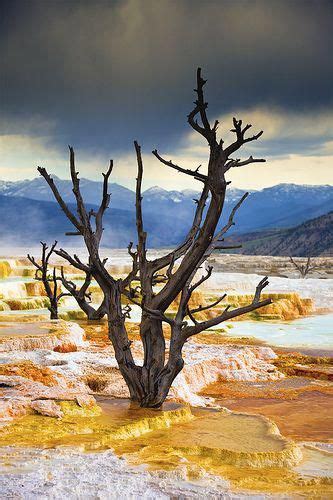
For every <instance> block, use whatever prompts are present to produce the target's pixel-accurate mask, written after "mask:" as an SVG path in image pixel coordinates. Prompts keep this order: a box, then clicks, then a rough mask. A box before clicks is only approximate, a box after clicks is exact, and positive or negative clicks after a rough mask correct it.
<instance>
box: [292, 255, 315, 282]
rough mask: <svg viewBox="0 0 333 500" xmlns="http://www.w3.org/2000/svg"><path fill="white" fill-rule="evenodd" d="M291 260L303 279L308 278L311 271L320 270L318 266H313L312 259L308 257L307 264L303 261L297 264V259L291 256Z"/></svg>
mask: <svg viewBox="0 0 333 500" xmlns="http://www.w3.org/2000/svg"><path fill="white" fill-rule="evenodd" d="M289 260H290V262H291V263H292V265H293V266H294V268H295V269H296V270H297V271H298V272H299V273H300V275H301V277H302V278H306V276H307V275H308V274H309V273H311V271H314V270H315V269H318V265H316V264H313V265H311V257H307V259H306V262H304V261H303V260H302V261H301V262H296V261H295V259H294V258H293V257H291V256H290V257H289Z"/></svg>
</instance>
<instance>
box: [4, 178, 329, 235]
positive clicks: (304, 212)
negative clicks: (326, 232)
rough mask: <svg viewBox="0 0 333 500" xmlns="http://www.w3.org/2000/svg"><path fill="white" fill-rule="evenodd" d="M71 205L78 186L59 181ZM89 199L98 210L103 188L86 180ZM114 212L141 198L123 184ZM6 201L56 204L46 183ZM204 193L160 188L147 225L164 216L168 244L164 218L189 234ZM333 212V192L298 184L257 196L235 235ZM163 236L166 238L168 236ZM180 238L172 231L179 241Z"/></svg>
mask: <svg viewBox="0 0 333 500" xmlns="http://www.w3.org/2000/svg"><path fill="white" fill-rule="evenodd" d="M54 178H55V180H56V183H57V185H58V187H59V190H60V192H61V193H62V195H63V197H64V199H65V201H66V202H67V203H70V202H73V201H74V200H73V193H72V186H71V183H70V181H69V180H63V179H58V178H56V177H54ZM80 186H81V190H82V194H83V197H84V199H85V201H86V203H89V204H92V205H97V204H98V203H99V201H100V196H101V192H102V184H101V182H97V181H92V180H89V179H84V178H83V179H81V182H80ZM110 192H111V205H110V206H111V208H112V209H119V210H125V211H129V212H133V211H134V204H135V193H134V192H133V191H132V190H131V189H128V188H125V187H123V186H121V185H119V184H116V183H111V184H110ZM243 193H244V190H243V189H236V188H232V187H228V189H227V194H226V202H225V207H224V212H223V217H222V221H225V220H226V218H227V217H228V215H229V213H230V211H231V209H232V207H233V206H234V204H235V203H236V202H237V201H238V200H239V199H240V198H241V196H242V195H243ZM0 195H3V196H6V197H8V198H13V197H15V198H17V197H23V198H30V199H33V200H38V201H49V202H53V201H54V199H53V197H52V193H51V192H50V189H49V188H48V186H47V185H46V183H45V181H44V179H43V178H42V177H38V178H36V179H32V180H23V181H16V182H9V181H0ZM198 196H199V193H198V191H195V190H192V189H185V190H183V191H177V190H173V191H167V190H165V189H163V188H161V187H158V186H154V187H151V188H149V189H147V190H146V191H144V193H143V208H144V213H145V217H146V220H148V221H150V220H154V218H155V217H156V214H159V215H160V217H159V221H158V224H160V227H159V229H158V232H159V233H161V234H160V235H159V238H164V241H165V243H163V244H164V245H165V244H168V241H169V237H170V235H169V234H168V233H167V227H166V226H167V222H166V225H164V224H163V222H162V217H163V218H164V217H165V218H166V219H168V218H170V219H173V226H174V229H175V233H178V232H179V233H180V234H182V232H184V231H185V230H186V228H187V227H188V226H189V224H190V221H191V217H192V214H193V210H194V207H195V205H194V202H193V199H196V198H198ZM331 210H333V186H329V185H324V186H307V185H296V184H278V185H277V186H272V187H269V188H265V189H262V190H261V191H252V192H250V196H249V197H248V198H247V200H246V202H245V203H244V204H243V205H242V206H241V208H240V210H239V211H238V213H237V217H236V224H237V225H236V227H235V228H234V229H233V232H235V231H237V233H239V232H242V233H245V232H252V231H256V230H261V229H269V228H286V227H292V226H296V225H297V224H300V223H302V222H305V221H306V220H307V219H309V214H310V216H311V217H319V216H320V215H324V214H326V213H328V212H330V211H331ZM162 232H163V234H162ZM173 233H174V232H173V231H171V237H172V238H173V236H174V234H173Z"/></svg>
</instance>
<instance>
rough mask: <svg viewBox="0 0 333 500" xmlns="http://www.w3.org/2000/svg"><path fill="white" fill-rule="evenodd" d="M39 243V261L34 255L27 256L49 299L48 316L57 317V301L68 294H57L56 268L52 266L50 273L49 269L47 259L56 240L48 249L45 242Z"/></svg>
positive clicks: (36, 278) (52, 250)
mask: <svg viewBox="0 0 333 500" xmlns="http://www.w3.org/2000/svg"><path fill="white" fill-rule="evenodd" d="M40 244H41V245H42V253H41V259H40V263H38V262H37V261H36V259H35V257H33V256H31V255H29V254H28V255H27V257H28V259H29V260H30V262H31V264H33V265H34V266H35V268H36V272H35V280H37V281H41V282H42V283H43V285H44V290H45V293H46V295H47V297H48V299H49V301H50V305H49V307H48V310H49V311H50V318H51V319H58V304H59V301H60V299H61V298H62V297H64V295H68V294H63V293H59V294H58V278H57V271H56V268H55V267H53V271H52V272H51V273H50V271H49V260H50V257H51V256H52V254H53V252H54V249H55V247H56V245H57V242H54V243H53V245H52V246H51V248H50V249H49V247H48V246H47V245H46V243H44V242H42V241H41V242H40Z"/></svg>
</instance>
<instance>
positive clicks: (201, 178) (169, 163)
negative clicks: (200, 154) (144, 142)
mask: <svg viewBox="0 0 333 500" xmlns="http://www.w3.org/2000/svg"><path fill="white" fill-rule="evenodd" d="M152 153H153V155H154V156H156V158H157V159H158V160H159V161H160V162H161V163H163V164H164V165H166V166H168V167H171V168H173V169H174V170H177V171H178V172H182V173H183V174H187V175H191V176H192V177H194V178H195V179H197V180H198V181H201V182H206V181H207V179H208V178H207V175H203V174H200V173H199V171H198V169H199V167H198V168H197V169H196V170H191V169H189V168H183V167H179V165H176V164H175V163H172V161H171V160H169V161H168V160H165V159H164V158H162V156H160V155H159V153H158V152H157V149H154V150H153V151H152Z"/></svg>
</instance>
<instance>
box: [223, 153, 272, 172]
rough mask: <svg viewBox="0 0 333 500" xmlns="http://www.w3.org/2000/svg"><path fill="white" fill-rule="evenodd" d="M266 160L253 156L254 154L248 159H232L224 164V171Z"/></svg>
mask: <svg viewBox="0 0 333 500" xmlns="http://www.w3.org/2000/svg"><path fill="white" fill-rule="evenodd" d="M265 162H266V160H265V159H264V158H253V156H250V157H249V158H248V159H247V160H240V159H236V160H233V159H230V160H229V161H228V162H227V163H226V164H225V165H224V172H227V171H228V170H230V169H231V168H237V167H244V166H245V165H250V163H265Z"/></svg>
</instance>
